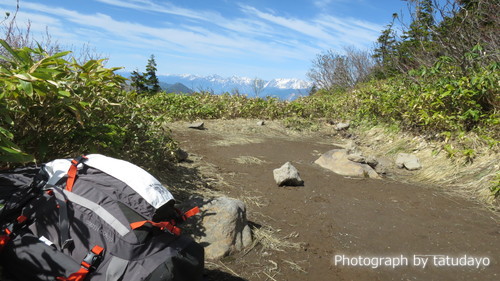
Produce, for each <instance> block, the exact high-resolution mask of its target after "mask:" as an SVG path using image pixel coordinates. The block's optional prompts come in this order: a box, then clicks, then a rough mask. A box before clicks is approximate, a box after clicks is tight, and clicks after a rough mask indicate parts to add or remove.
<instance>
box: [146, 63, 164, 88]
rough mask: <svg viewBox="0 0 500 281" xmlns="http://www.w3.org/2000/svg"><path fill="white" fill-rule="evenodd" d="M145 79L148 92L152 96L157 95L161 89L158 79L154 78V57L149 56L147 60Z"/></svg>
mask: <svg viewBox="0 0 500 281" xmlns="http://www.w3.org/2000/svg"><path fill="white" fill-rule="evenodd" d="M145 77H146V85H147V87H148V90H149V92H150V93H152V94H155V93H158V92H159V91H160V90H161V88H160V82H159V81H158V77H157V76H156V61H155V56H154V55H151V57H150V58H149V60H148V64H147V65H146V73H145Z"/></svg>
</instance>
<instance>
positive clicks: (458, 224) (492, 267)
mask: <svg viewBox="0 0 500 281" xmlns="http://www.w3.org/2000/svg"><path fill="white" fill-rule="evenodd" d="M205 126H206V128H207V130H203V131H199V130H190V129H187V128H186V124H185V123H176V124H174V125H173V126H172V130H173V136H174V139H176V140H178V141H179V142H180V145H181V147H182V148H183V149H185V150H186V151H187V152H188V153H190V155H191V159H195V158H196V159H197V160H194V161H202V162H203V163H206V164H210V165H212V167H213V168H214V169H215V170H216V171H217V174H214V175H212V177H214V178H217V177H219V178H221V179H222V181H223V182H224V184H219V185H218V186H217V188H218V189H219V190H220V192H223V193H226V194H228V195H229V196H232V197H236V198H243V199H245V198H246V201H251V202H254V203H249V204H248V206H247V207H248V212H249V220H250V221H252V222H253V223H255V224H256V226H257V227H259V226H271V227H272V228H273V229H275V230H279V232H276V233H275V234H276V235H277V236H279V237H281V238H284V239H285V240H286V241H292V242H301V243H303V244H302V247H301V249H285V251H276V250H266V249H260V248H259V247H256V248H254V249H253V250H252V251H250V252H248V253H245V254H237V255H235V256H233V257H229V258H226V259H223V260H222V261H221V262H214V263H213V264H214V265H217V266H218V267H219V268H220V270H222V271H225V272H227V273H228V274H226V273H224V274H223V275H224V276H222V275H219V276H215V277H214V276H212V277H211V279H212V280H500V247H499V245H498V239H499V238H500V227H499V221H498V217H497V216H496V215H495V214H493V213H491V212H490V211H488V210H486V209H484V208H483V207H481V206H478V205H477V204H475V203H473V202H469V201H466V200H464V199H462V198H459V197H453V196H450V195H449V194H446V193H444V192H441V191H439V190H438V189H437V188H436V187H426V186H423V185H420V186H419V185H409V184H403V183H400V182H396V181H393V180H386V179H384V180H372V179H349V178H344V177H342V176H339V175H336V174H334V173H333V172H330V171H327V170H325V169H323V168H321V167H319V166H318V165H316V164H314V163H313V162H314V160H316V159H317V158H318V157H319V155H320V154H321V153H324V152H326V151H328V150H330V149H333V148H335V147H334V146H333V145H332V143H334V140H333V139H331V137H329V136H328V135H327V134H321V133H315V134H312V135H309V136H303V135H302V136H301V135H300V134H290V133H289V132H286V131H285V130H281V129H280V128H279V126H278V125H276V124H273V123H272V124H268V125H266V126H262V127H259V126H257V125H256V124H255V122H254V121H244V120H240V121H239V123H238V121H209V122H205ZM200 159H201V160H200ZM287 161H291V162H292V164H293V165H294V166H295V167H297V169H298V170H299V172H300V174H301V177H302V179H303V180H304V181H305V185H304V186H303V187H277V186H276V184H275V182H274V179H273V174H272V170H273V169H275V168H278V167H280V166H281V165H282V164H284V163H285V162H287ZM208 176H210V175H208ZM249 198H252V200H248V199H249ZM336 255H345V257H348V258H355V257H358V256H362V257H370V258H375V257H378V258H384V262H385V261H387V260H385V258H388V257H395V258H396V259H395V260H394V261H395V262H397V261H400V262H402V263H403V264H404V263H407V265H406V266H398V267H396V268H392V267H391V266H385V265H381V266H379V267H378V268H371V267H369V266H341V265H339V264H337V265H335V263H334V257H335V256H336ZM414 255H444V257H443V258H446V257H448V258H453V259H457V258H462V257H465V255H466V257H467V258H468V257H476V258H487V259H489V263H490V264H489V266H482V265H481V266H479V268H476V266H442V267H440V266H437V264H435V263H436V262H441V261H443V259H441V257H439V256H435V257H434V256H421V257H427V258H429V259H428V262H427V265H426V268H425V269H422V266H417V265H416V264H415V260H414ZM448 262H451V260H448ZM483 262H484V263H486V262H487V260H486V259H483ZM208 265H210V263H209V264H208ZM370 265H371V266H372V267H376V264H375V260H374V259H372V260H370ZM237 276H238V277H237Z"/></svg>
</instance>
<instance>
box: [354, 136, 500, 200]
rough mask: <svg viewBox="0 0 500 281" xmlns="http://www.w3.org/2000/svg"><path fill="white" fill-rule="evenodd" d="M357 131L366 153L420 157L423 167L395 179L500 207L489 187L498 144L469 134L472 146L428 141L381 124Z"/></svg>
mask: <svg viewBox="0 0 500 281" xmlns="http://www.w3.org/2000/svg"><path fill="white" fill-rule="evenodd" d="M356 134H358V135H359V136H360V138H359V140H360V142H361V143H362V147H361V149H362V150H364V153H365V154H367V155H374V156H378V157H386V158H389V159H391V160H394V159H395V156H396V155H397V154H398V153H399V152H406V153H413V154H415V155H416V156H417V157H418V158H419V160H420V162H421V164H422V169H421V170H418V171H412V172H411V175H412V176H411V177H398V180H404V181H411V182H414V183H430V184H433V185H436V186H439V187H442V188H443V190H444V191H446V192H450V193H453V194H457V195H460V196H463V197H467V198H472V199H474V200H477V201H479V202H482V203H483V204H486V205H488V206H489V207H491V208H498V207H500V205H499V203H498V200H495V198H494V197H493V196H492V191H491V188H492V186H493V185H494V183H493V181H494V180H495V177H496V174H498V173H499V171H500V161H499V160H498V159H500V155H499V152H498V148H495V147H493V148H492V147H488V146H487V145H485V144H484V143H481V141H480V140H478V139H477V138H475V137H474V136H472V135H471V136H468V138H467V141H468V145H469V147H471V148H468V149H464V148H462V149H459V148H458V147H459V146H460V144H453V142H452V141H450V140H448V139H445V140H444V141H435V140H434V141H429V140H426V139H424V138H423V137H420V136H417V137H415V136H412V135H409V134H403V133H401V132H395V131H391V130H388V129H387V128H382V127H374V128H371V129H366V128H358V129H357V130H356ZM394 169H395V168H394ZM395 172H396V173H397V172H399V171H397V170H395ZM401 172H404V171H401Z"/></svg>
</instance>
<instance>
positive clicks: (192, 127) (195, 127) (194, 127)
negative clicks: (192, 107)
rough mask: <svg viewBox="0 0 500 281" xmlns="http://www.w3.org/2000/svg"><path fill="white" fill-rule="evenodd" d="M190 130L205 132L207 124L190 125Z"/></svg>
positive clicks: (196, 123)
mask: <svg viewBox="0 0 500 281" xmlns="http://www.w3.org/2000/svg"><path fill="white" fill-rule="evenodd" d="M189 128H190V129H197V130H204V129H205V123H204V122H195V123H192V124H190V125H189Z"/></svg>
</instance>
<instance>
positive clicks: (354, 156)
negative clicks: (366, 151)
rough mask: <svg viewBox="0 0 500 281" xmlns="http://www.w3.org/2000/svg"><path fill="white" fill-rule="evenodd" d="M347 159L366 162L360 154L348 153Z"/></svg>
mask: <svg viewBox="0 0 500 281" xmlns="http://www.w3.org/2000/svg"><path fill="white" fill-rule="evenodd" d="M347 159H349V160H350V161H353V162H356V163H362V164H366V159H365V157H364V156H363V155H361V154H348V155H347Z"/></svg>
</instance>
